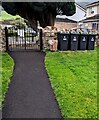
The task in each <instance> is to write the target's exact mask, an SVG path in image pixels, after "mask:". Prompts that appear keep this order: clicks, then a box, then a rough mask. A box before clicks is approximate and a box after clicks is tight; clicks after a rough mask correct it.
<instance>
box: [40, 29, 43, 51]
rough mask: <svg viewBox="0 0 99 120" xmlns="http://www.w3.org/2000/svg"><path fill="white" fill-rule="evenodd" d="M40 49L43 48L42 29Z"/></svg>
mask: <svg viewBox="0 0 99 120" xmlns="http://www.w3.org/2000/svg"><path fill="white" fill-rule="evenodd" d="M40 50H41V51H42V50H43V39H42V29H40Z"/></svg>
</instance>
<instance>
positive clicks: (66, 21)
mask: <svg viewBox="0 0 99 120" xmlns="http://www.w3.org/2000/svg"><path fill="white" fill-rule="evenodd" d="M85 4H86V2H85ZM75 5H76V13H75V14H74V15H72V16H66V15H57V16H56V22H55V27H56V28H60V29H63V28H64V29H72V28H77V25H78V22H79V21H80V20H83V19H85V18H86V17H85V15H86V10H85V8H84V7H83V6H84V3H83V6H82V5H80V4H78V3H75Z"/></svg>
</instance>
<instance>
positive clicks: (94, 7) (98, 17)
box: [80, 1, 99, 31]
mask: <svg viewBox="0 0 99 120" xmlns="http://www.w3.org/2000/svg"><path fill="white" fill-rule="evenodd" d="M80 27H85V28H89V29H92V30H97V31H99V1H96V2H93V3H90V4H88V5H87V6H86V18H85V19H84V20H82V21H80Z"/></svg>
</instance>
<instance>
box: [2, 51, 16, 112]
mask: <svg viewBox="0 0 99 120" xmlns="http://www.w3.org/2000/svg"><path fill="white" fill-rule="evenodd" d="M13 66H14V62H13V60H12V58H11V57H10V56H9V55H8V54H7V53H5V52H3V53H0V110H1V107H2V102H3V101H4V98H5V94H6V92H7V90H8V85H9V83H10V78H11V76H12V72H13Z"/></svg>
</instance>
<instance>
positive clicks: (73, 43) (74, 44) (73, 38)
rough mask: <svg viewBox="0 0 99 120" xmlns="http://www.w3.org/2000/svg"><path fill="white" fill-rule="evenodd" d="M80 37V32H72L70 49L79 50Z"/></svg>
mask: <svg viewBox="0 0 99 120" xmlns="http://www.w3.org/2000/svg"><path fill="white" fill-rule="evenodd" d="M78 39H79V34H78V33H71V34H70V42H69V49H70V50H74V51H75V50H78Z"/></svg>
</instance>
